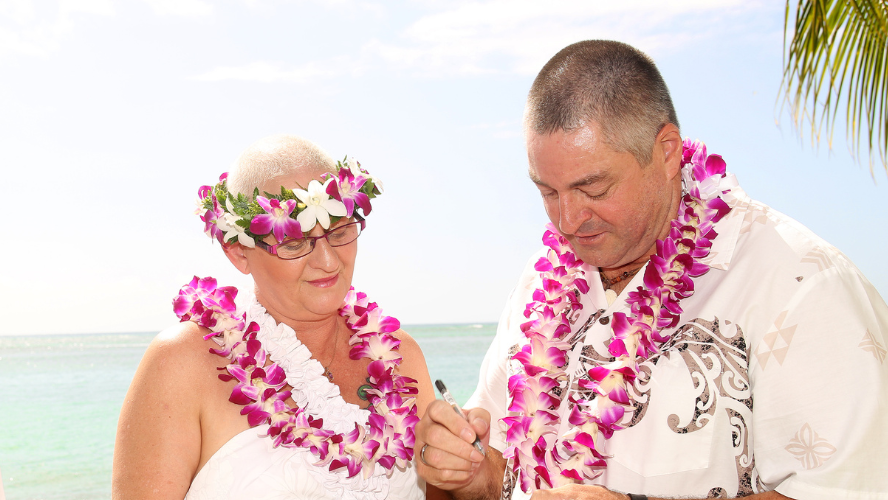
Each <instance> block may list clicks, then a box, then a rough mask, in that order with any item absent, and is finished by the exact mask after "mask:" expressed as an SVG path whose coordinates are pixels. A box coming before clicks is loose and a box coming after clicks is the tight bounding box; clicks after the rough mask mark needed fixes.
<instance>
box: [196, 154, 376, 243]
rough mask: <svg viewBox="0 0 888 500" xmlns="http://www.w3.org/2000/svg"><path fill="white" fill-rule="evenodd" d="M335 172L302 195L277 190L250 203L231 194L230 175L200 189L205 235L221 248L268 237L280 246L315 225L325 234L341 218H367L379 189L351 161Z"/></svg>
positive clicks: (299, 191)
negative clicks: (226, 244)
mask: <svg viewBox="0 0 888 500" xmlns="http://www.w3.org/2000/svg"><path fill="white" fill-rule="evenodd" d="M336 169H337V173H336V175H334V174H331V173H325V174H324V175H323V176H321V180H320V181H318V180H312V181H311V182H309V183H308V186H307V188H306V189H293V190H290V189H287V188H285V187H283V186H281V193H280V194H272V193H268V192H266V193H264V196H262V195H261V194H260V193H259V189H258V188H256V189H254V190H253V196H252V198H250V197H247V196H244V195H243V194H241V193H238V194H237V195H235V194H233V193H231V192H229V191H228V186H227V179H228V173H227V172H226V173H223V174H222V175H221V176H220V177H219V182H218V183H217V184H216V185H215V186H201V187H200V189H199V190H198V192H197V196H198V201H197V203H198V211H197V213H198V214H199V215H200V219H201V220H202V221H203V222H204V232H205V233H206V234H207V236H209V237H211V238H215V239H217V240H219V242H220V243H234V242H235V241H237V242H239V243H240V244H241V245H244V246H247V247H250V248H253V247H255V246H256V243H255V242H256V241H257V240H261V239H263V238H265V237H266V236H268V235H269V234H274V237H275V239H276V240H277V241H278V243H280V242H282V241H284V240H285V239H287V238H301V237H302V235H303V233H308V232H310V231H311V230H312V229H313V228H314V227H315V224H320V225H321V227H323V228H324V229H328V228H329V227H330V225H331V224H335V223H336V221H338V220H339V219H340V218H342V217H353V216H357V217H360V218H362V219H363V218H365V217H366V216H367V215H369V214H370V210H371V209H372V206H371V205H370V200H371V199H373V198H375V197H376V196H378V195H380V194H382V183H381V182H380V181H379V180H378V179H375V178H374V177H373V176H371V175H370V174H369V173H368V172H367V171H366V170H364V169H363V168H361V164H360V163H359V162H357V161H355V160H354V159H352V158H346V159H345V160H343V161H340V162H336ZM357 209H360V210H361V212H360V213H358V211H357Z"/></svg>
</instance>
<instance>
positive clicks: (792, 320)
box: [416, 41, 888, 500]
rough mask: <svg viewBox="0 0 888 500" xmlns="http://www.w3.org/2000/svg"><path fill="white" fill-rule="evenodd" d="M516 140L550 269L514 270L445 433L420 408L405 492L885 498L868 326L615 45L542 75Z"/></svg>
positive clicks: (806, 243)
mask: <svg viewBox="0 0 888 500" xmlns="http://www.w3.org/2000/svg"><path fill="white" fill-rule="evenodd" d="M525 129H526V130H525V131H526V140H527V151H528V160H529V166H530V169H529V170H530V171H529V173H530V178H531V180H532V181H533V182H534V183H535V184H536V185H537V187H538V188H539V190H540V193H541V195H542V199H543V205H544V207H545V209H546V212H547V214H548V215H549V218H550V219H551V221H552V224H553V225H554V226H555V228H556V229H557V233H560V235H561V236H562V237H563V238H564V239H565V240H566V243H569V244H570V247H569V248H568V247H566V245H565V244H564V243H565V242H559V240H558V236H557V235H556V234H551V235H549V236H547V238H546V240H545V241H547V242H548V243H547V245H548V246H549V247H551V248H552V250H548V249H544V251H543V252H540V253H539V254H537V255H535V256H534V257H533V258H532V259H531V261H530V263H529V265H528V268H527V269H525V272H524V273H523V275H522V277H521V279H520V281H519V284H518V286H517V287H516V288H515V290H514V291H513V293H512V295H511V297H510V299H509V302H508V304H507V307H506V309H505V311H504V312H503V315H502V318H501V320H500V325H499V328H498V331H497V336H496V338H495V340H494V342H493V344H492V345H491V347H490V350H489V351H488V353H487V356H486V358H485V360H484V363H483V365H482V367H481V379H480V382H479V385H478V389H477V390H476V392H475V394H474V395H473V396H472V398H471V399H470V401H469V403H468V404H467V407H469V408H471V409H470V410H469V411H467V413H466V418H465V419H463V418H461V417H460V416H459V415H457V414H456V413H455V412H453V411H452V410H451V409H450V408H448V407H447V405H446V404H444V403H443V402H440V401H439V402H436V403H434V404H432V405H430V406H429V408H428V410H427V412H426V415H425V416H424V417H423V419H422V421H421V422H420V424H419V425H418V426H417V429H416V431H417V438H416V446H417V450H419V453H418V456H417V464H418V470H419V473H420V475H421V476H423V477H424V478H425V479H426V480H427V481H428V482H429V483H430V484H434V485H436V486H439V487H441V488H443V489H446V490H450V491H451V493H452V494H453V495H454V496H455V497H457V498H472V499H475V498H498V497H500V496H503V497H506V498H508V497H512V498H519V497H525V496H526V495H531V494H532V495H533V498H535V499H538V500H539V499H545V498H611V499H625V498H627V496H628V497H630V498H633V499H636V498H644V495H649V496H650V497H651V498H653V497H656V498H676V497H681V498H712V497H719V498H725V497H739V496H753V497H755V498H763V499H765V498H787V497H789V498H804V499H808V498H813V499H820V498H823V499H826V498H837V497H842V498H888V479H886V477H888V475H886V474H884V470H883V468H884V464H885V463H888V452H886V450H888V432H885V431H884V429H883V427H884V425H882V423H884V421H885V417H884V415H883V414H882V413H881V412H884V411H885V410H886V408H888V362H886V346H888V338H886V337H888V306H886V304H885V302H884V301H883V300H882V298H881V297H880V296H879V294H878V292H877V291H876V290H875V289H874V288H873V287H872V285H870V283H869V282H868V281H867V280H866V279H865V278H864V277H863V276H862V275H861V274H860V272H859V271H858V270H857V268H856V267H854V266H853V264H851V263H850V262H849V261H848V260H847V258H846V257H845V256H844V255H842V254H841V253H840V252H838V251H837V250H836V249H834V248H833V247H831V246H830V245H829V244H827V243H826V242H824V241H823V240H821V239H819V238H817V236H815V235H814V234H812V233H811V232H810V231H808V230H807V229H805V228H804V227H802V226H801V225H799V224H798V223H796V222H795V221H793V220H791V219H789V218H787V217H785V216H783V215H782V214H779V213H777V212H775V211H773V210H771V209H770V208H768V207H767V206H765V205H763V204H761V203H758V202H755V201H753V200H750V199H749V198H748V197H747V196H746V195H745V193H744V192H743V191H742V189H741V188H740V187H739V185H737V183H736V180H735V179H734V177H733V176H732V175H730V174H725V173H724V162H723V161H722V160H721V158H720V157H718V156H717V155H711V156H708V157H707V155H706V153H705V149H704V148H703V147H701V145H699V144H694V143H690V142H685V143H684V144H683V142H682V139H681V136H680V133H679V128H678V120H677V118H676V115H675V111H674V109H673V106H672V102H671V99H670V97H669V93H668V90H667V88H666V85H665V83H664V82H663V80H662V77H661V76H660V74H659V72H658V71H657V69H656V67H655V66H654V64H653V62H651V61H650V60H649V59H648V58H647V57H646V56H645V55H644V54H642V53H640V52H638V51H637V50H635V49H633V48H632V47H629V46H627V45H625V44H622V43H618V42H611V41H587V42H580V43H577V44H574V45H571V46H569V47H567V48H565V49H564V50H562V51H561V52H559V53H558V54H557V55H555V57H553V58H552V59H551V60H550V61H549V62H548V63H547V64H546V66H545V67H544V68H543V69H542V71H541V72H540V74H539V75H538V76H537V78H536V80H535V81H534V84H533V87H532V88H531V91H530V94H529V97H528V102H527V109H526V115H525ZM683 165H687V166H685V167H684V169H683V168H682V166H683ZM685 195H686V196H685ZM674 221H677V222H674ZM658 240H659V241H660V243H658ZM574 254H575V255H576V257H578V258H579V259H582V261H583V263H582V264H574V263H573V260H572V259H573V258H572V255H574ZM541 257H542V258H541ZM559 266H560V267H559ZM596 278H597V279H596ZM583 280H585V281H583ZM583 283H588V285H589V286H588V287H586V286H584V284H583ZM630 292H632V293H630ZM559 321H561V323H559ZM553 325H554V326H553ZM560 326H564V328H561V329H559V328H560ZM636 356H637V357H636ZM473 407H474V408H473ZM476 436H477V437H478V438H480V439H481V441H482V443H483V444H484V445H485V447H486V450H487V452H486V455H482V454H481V453H479V452H478V451H476V450H475V449H474V448H473V446H472V444H471V443H472V442H473V441H474V440H475V439H476ZM504 455H505V458H504Z"/></svg>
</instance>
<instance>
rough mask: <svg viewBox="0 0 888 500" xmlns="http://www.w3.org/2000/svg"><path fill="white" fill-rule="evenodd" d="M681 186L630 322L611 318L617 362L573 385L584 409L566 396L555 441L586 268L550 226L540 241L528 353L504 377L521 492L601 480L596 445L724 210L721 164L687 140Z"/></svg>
mask: <svg viewBox="0 0 888 500" xmlns="http://www.w3.org/2000/svg"><path fill="white" fill-rule="evenodd" d="M683 147H684V150H683V155H682V180H683V183H684V185H685V189H686V193H685V194H684V195H683V197H682V200H681V206H680V207H679V212H678V217H677V218H676V219H675V220H673V221H672V223H671V224H672V226H671V228H670V231H669V235H668V236H667V237H666V238H664V239H662V240H658V241H657V252H656V254H655V255H652V256H651V259H650V265H648V266H647V268H646V269H645V273H644V287H638V289H637V290H635V291H632V292H630V293H629V298H628V299H627V301H626V302H627V303H628V304H629V306H630V313H629V315H628V316H627V315H626V314H624V313H621V312H617V313H614V315H613V320H612V321H611V325H612V326H611V328H612V331H613V337H612V340H611V342H610V344H609V345H608V351H609V352H610V354H611V355H612V356H614V358H615V359H614V361H613V362H611V363H608V364H606V365H602V366H595V367H593V368H592V369H591V370H589V372H588V378H589V379H588V380H582V379H581V380H579V381H578V386H579V387H580V388H581V389H586V390H590V391H592V394H593V395H592V398H591V399H590V400H585V399H579V398H575V397H574V396H570V397H568V403H569V404H571V405H573V407H572V409H571V411H570V416H569V418H568V422H569V423H570V428H569V430H568V431H567V432H566V433H565V434H564V435H561V436H559V428H560V426H561V419H560V417H559V410H560V408H561V405H562V404H563V403H564V399H565V397H566V395H567V394H568V392H569V391H568V389H569V387H567V385H568V384H569V383H570V377H569V376H568V374H567V373H566V371H565V370H566V369H567V364H568V356H567V352H568V350H569V349H570V348H571V344H570V342H569V338H570V336H571V328H570V322H569V320H568V317H569V316H570V314H571V312H573V311H576V310H578V309H581V308H582V304H580V300H579V295H580V294H581V293H586V292H588V291H589V284H588V283H587V281H586V279H585V276H584V272H583V270H582V267H581V266H582V264H583V262H582V261H581V260H580V259H579V258H577V256H576V254H574V253H573V250H572V249H571V247H570V245H569V243H568V241H567V240H566V239H565V238H564V237H563V236H561V235H560V234H558V232H557V230H556V229H555V227H554V226H552V225H551V224H549V225H547V230H546V232H545V234H544V235H543V243H545V244H546V246H548V247H549V251H548V253H547V255H546V256H544V257H542V258H540V260H539V261H538V262H537V263H536V265H535V267H534V268H535V269H536V270H537V271H539V272H540V277H541V279H542V285H541V287H540V288H538V289H537V290H535V291H534V293H533V300H532V301H531V302H530V303H529V304H527V307H526V309H525V311H524V315H525V317H527V318H528V319H530V321H528V322H526V323H524V324H522V325H521V331H522V332H523V333H524V335H525V336H526V337H527V339H528V342H527V344H526V345H525V346H524V347H523V348H522V349H521V350H520V351H518V352H517V353H516V354H515V355H514V356H512V360H514V361H516V362H517V363H518V364H519V365H520V367H521V370H520V371H519V372H518V373H516V374H514V375H512V376H511V377H510V378H509V384H508V388H509V397H510V399H511V404H510V406H509V408H508V410H509V412H511V413H512V416H509V417H506V418H504V419H503V421H504V422H505V423H506V424H507V426H508V431H507V435H506V441H507V445H508V447H507V448H506V450H505V452H504V453H503V456H504V457H505V458H510V459H512V468H513V471H514V472H515V473H516V474H517V482H518V484H519V485H520V486H521V489H522V490H523V491H524V492H526V493H530V492H531V491H532V490H534V489H541V488H555V487H558V486H562V485H565V484H570V483H582V482H584V481H586V480H591V479H594V478H596V477H597V476H599V475H601V474H602V473H603V471H604V468H605V467H607V462H606V459H607V458H608V457H607V456H606V455H605V454H603V453H602V452H601V451H600V449H599V446H600V445H601V444H603V443H602V442H601V441H600V440H599V441H596V439H597V438H598V437H599V436H601V437H602V438H603V439H609V438H610V437H611V436H613V433H614V432H615V431H618V430H621V429H623V427H622V426H621V423H622V421H623V417H624V415H625V414H626V410H627V409H631V408H632V399H631V396H630V395H629V393H628V392H627V390H626V387H627V385H628V384H633V383H634V381H635V378H636V376H637V374H638V365H639V363H641V362H643V361H644V360H645V359H647V358H648V357H649V356H650V355H652V354H655V353H657V352H659V347H660V345H662V344H663V343H664V342H666V341H667V340H669V336H666V335H663V333H662V331H663V330H664V329H668V328H672V327H674V326H676V325H677V324H678V320H679V316H680V315H681V313H682V309H681V307H680V305H679V303H680V302H681V300H682V299H683V298H686V297H690V296H691V295H693V293H694V282H693V279H692V278H694V277H698V276H701V275H703V274H704V273H706V272H707V271H708V270H709V266H708V265H706V264H704V263H702V262H701V259H703V258H704V257H706V256H707V255H708V254H709V249H710V247H711V246H712V240H713V239H715V237H716V236H717V233H716V232H715V230H714V229H713V225H714V224H715V223H716V222H718V221H719V220H720V219H721V218H722V217H724V216H725V214H727V213H728V212H729V211H730V207H728V205H727V204H726V203H725V202H724V201H723V200H722V199H721V198H720V196H721V195H722V194H723V193H724V192H727V190H723V189H722V188H720V185H719V184H720V181H721V179H722V178H723V177H725V162H724V160H722V158H721V156H719V155H709V156H707V154H706V146H705V145H703V144H702V143H700V142H696V141H695V142H691V141H690V140H688V139H685V141H684V143H683Z"/></svg>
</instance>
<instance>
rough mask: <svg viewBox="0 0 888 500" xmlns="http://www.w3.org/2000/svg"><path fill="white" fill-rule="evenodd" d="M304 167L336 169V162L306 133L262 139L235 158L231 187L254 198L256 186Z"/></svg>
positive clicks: (307, 168) (229, 178) (234, 191)
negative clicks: (306, 137) (305, 135)
mask: <svg viewBox="0 0 888 500" xmlns="http://www.w3.org/2000/svg"><path fill="white" fill-rule="evenodd" d="M303 169H305V170H313V171H327V172H333V173H335V172H336V162H335V161H333V158H331V157H330V155H328V154H327V153H326V152H325V151H324V150H323V149H321V148H320V147H319V146H318V145H317V144H315V143H313V142H311V141H309V140H307V139H303V138H302V137H298V136H295V135H286V134H281V135H273V136H271V137H266V138H264V139H259V140H258V141H256V142H254V143H253V144H251V145H250V147H248V148H247V149H246V150H245V151H244V152H243V153H241V155H240V157H238V159H237V161H235V162H234V166H233V167H232V168H231V171H230V172H229V173H228V191H229V192H230V193H241V194H243V195H245V196H247V197H248V198H252V196H253V189H254V188H257V187H258V188H259V189H260V190H261V189H262V186H267V185H268V184H270V183H271V182H272V181H274V180H275V179H278V178H280V177H283V176H285V175H289V174H291V173H293V172H294V171H297V170H303ZM303 187H305V186H303ZM271 194H280V192H279V191H278V192H274V193H271Z"/></svg>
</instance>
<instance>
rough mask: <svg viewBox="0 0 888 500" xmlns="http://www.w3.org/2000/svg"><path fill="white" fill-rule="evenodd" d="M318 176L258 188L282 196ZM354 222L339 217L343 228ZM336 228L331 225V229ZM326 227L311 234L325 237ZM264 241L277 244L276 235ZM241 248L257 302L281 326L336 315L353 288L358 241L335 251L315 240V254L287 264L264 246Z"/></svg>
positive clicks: (322, 240) (303, 176)
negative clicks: (282, 188)
mask: <svg viewBox="0 0 888 500" xmlns="http://www.w3.org/2000/svg"><path fill="white" fill-rule="evenodd" d="M312 174H316V175H305V174H303V175H298V174H297V175H292V176H288V177H287V178H283V179H281V180H278V181H277V185H276V186H264V187H265V188H266V189H263V187H260V191H263V190H264V191H268V192H270V193H276V192H277V193H279V192H280V186H281V185H283V186H286V187H287V188H289V189H293V188H295V187H298V186H297V184H296V182H298V184H299V185H301V186H303V187H304V186H307V185H308V182H309V181H310V180H312V179H315V178H317V177H318V176H319V175H320V172H312ZM349 222H352V221H350V220H348V219H340V221H339V223H338V224H336V225H337V226H338V225H342V224H347V223H349ZM331 229H332V227H331ZM323 234H324V229H323V228H322V227H321V226H320V224H317V225H315V227H314V228H313V229H312V231H311V232H310V233H309V235H310V236H321V235H323ZM265 242H266V243H268V244H270V245H273V244H275V243H277V241H275V239H274V236H272V235H269V236H268V237H266V239H265ZM242 248H243V254H244V257H245V260H246V267H247V269H246V270H244V269H241V271H244V272H249V273H250V274H251V275H252V276H253V280H254V281H255V283H256V298H257V299H258V300H259V303H260V304H262V305H263V306H264V307H265V309H266V310H267V311H268V313H269V314H271V316H272V317H273V318H275V320H277V321H278V322H281V321H286V320H293V321H315V320H319V319H322V318H325V317H328V316H330V315H331V314H336V313H337V312H338V310H339V308H340V307H341V306H342V302H343V300H344V298H345V295H346V293H347V292H348V290H349V288H350V287H351V283H352V276H353V274H354V266H355V256H356V254H357V250H358V242H357V240H355V241H353V242H351V243H349V244H347V245H344V246H340V247H331V246H330V244H329V242H327V240H326V239H319V240H317V241H316V242H315V247H314V250H313V251H312V252H311V253H310V254H308V255H306V256H305V257H300V258H298V259H293V260H283V259H280V258H278V257H277V256H275V255H272V254H270V253H268V252H267V251H265V250H263V249H261V248H258V247H257V248H245V247H242Z"/></svg>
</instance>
